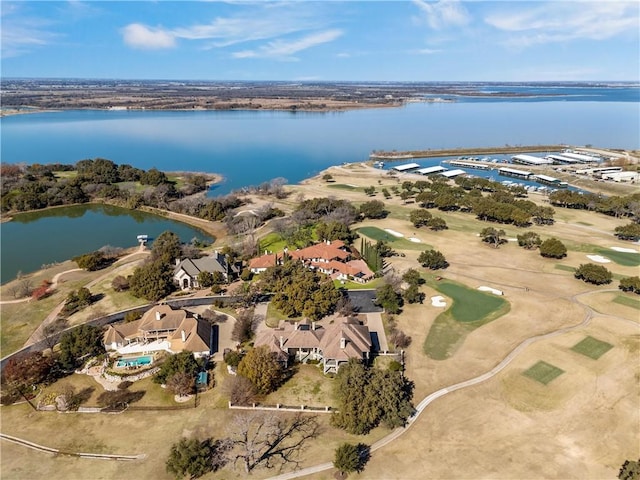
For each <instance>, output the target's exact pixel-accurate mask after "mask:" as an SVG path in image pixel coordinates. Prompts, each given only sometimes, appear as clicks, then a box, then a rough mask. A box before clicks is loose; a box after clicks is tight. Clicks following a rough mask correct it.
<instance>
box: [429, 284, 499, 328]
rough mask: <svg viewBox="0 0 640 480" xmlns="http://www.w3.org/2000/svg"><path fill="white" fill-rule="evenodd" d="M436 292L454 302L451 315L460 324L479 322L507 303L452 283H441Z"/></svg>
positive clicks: (493, 296) (490, 295) (487, 294)
mask: <svg viewBox="0 0 640 480" xmlns="http://www.w3.org/2000/svg"><path fill="white" fill-rule="evenodd" d="M434 287H435V288H436V290H438V291H439V292H440V293H443V294H445V295H446V296H447V297H449V298H451V299H452V300H453V306H452V307H451V315H452V316H453V318H454V319H455V320H457V321H458V322H463V323H469V322H477V321H480V320H482V319H483V318H485V317H487V316H488V315H490V314H491V313H493V312H495V311H496V310H498V309H500V308H502V307H503V306H504V304H505V303H506V301H505V300H504V299H503V298H500V297H499V296H496V295H493V294H490V293H485V292H481V291H480V290H475V289H473V288H469V287H466V286H464V285H460V284H459V283H454V282H451V281H446V280H443V281H440V282H438V283H436V284H435V285H434Z"/></svg>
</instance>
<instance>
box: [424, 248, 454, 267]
mask: <svg viewBox="0 0 640 480" xmlns="http://www.w3.org/2000/svg"><path fill="white" fill-rule="evenodd" d="M418 262H419V263H420V265H422V266H423V267H425V268H429V269H431V270H441V269H444V268H447V267H448V266H449V262H447V259H446V258H444V255H443V254H442V252H440V251H438V250H434V249H431V250H425V251H423V252H421V253H420V255H418Z"/></svg>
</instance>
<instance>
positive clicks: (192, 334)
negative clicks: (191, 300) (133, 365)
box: [103, 305, 214, 357]
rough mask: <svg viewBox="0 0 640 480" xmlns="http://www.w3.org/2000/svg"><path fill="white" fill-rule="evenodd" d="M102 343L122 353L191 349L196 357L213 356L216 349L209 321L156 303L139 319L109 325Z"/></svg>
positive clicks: (171, 351)
mask: <svg viewBox="0 0 640 480" xmlns="http://www.w3.org/2000/svg"><path fill="white" fill-rule="evenodd" d="M103 343H104V346H105V349H106V350H108V351H109V350H111V351H116V352H118V353H119V354H121V355H124V354H130V353H151V352H157V351H166V352H169V353H179V352H182V351H184V350H189V351H190V352H193V355H194V356H195V357H204V356H208V355H211V354H212V353H213V351H212V349H213V348H214V344H213V343H214V342H213V329H212V327H211V324H210V323H209V322H206V321H204V320H201V319H199V318H196V317H194V316H192V315H190V314H189V312H187V311H185V310H181V309H177V310H174V309H172V308H171V307H170V306H169V305H157V306H155V307H153V308H151V309H149V310H147V311H146V312H145V314H144V315H143V316H142V318H140V319H139V320H136V321H133V322H129V323H120V324H115V325H109V327H108V328H107V331H106V332H105V333H104V337H103Z"/></svg>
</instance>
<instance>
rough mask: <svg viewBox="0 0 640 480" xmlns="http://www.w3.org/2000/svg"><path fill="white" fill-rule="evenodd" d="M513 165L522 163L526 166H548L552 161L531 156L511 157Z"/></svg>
mask: <svg viewBox="0 0 640 480" xmlns="http://www.w3.org/2000/svg"><path fill="white" fill-rule="evenodd" d="M511 160H512V161H513V162H514V163H524V164H526V165H548V164H550V163H553V161H552V160H547V159H546V158H540V157H534V156H533V155H514V156H513V157H511Z"/></svg>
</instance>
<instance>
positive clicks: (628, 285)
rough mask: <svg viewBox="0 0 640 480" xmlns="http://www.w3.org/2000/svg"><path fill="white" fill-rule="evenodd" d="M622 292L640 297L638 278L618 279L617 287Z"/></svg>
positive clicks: (639, 280) (639, 281)
mask: <svg viewBox="0 0 640 480" xmlns="http://www.w3.org/2000/svg"><path fill="white" fill-rule="evenodd" d="M618 288H620V290H622V291H623V292H632V293H637V294H638V295H640V277H638V276H635V277H625V278H621V279H620V285H619V286H618Z"/></svg>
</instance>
